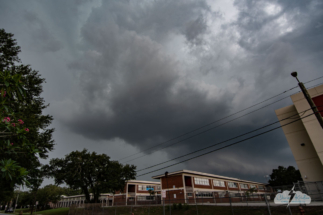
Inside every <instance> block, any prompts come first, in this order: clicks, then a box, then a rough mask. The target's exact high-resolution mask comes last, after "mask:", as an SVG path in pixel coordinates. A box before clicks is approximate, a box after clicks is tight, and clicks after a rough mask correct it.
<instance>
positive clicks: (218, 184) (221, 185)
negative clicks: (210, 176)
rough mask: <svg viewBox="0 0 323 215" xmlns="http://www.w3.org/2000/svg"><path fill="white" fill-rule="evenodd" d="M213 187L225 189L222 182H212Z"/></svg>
mask: <svg viewBox="0 0 323 215" xmlns="http://www.w3.org/2000/svg"><path fill="white" fill-rule="evenodd" d="M213 185H214V186H216V187H225V184H224V181H217V180H213Z"/></svg>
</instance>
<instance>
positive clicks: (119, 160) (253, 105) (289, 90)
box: [119, 86, 298, 162]
mask: <svg viewBox="0 0 323 215" xmlns="http://www.w3.org/2000/svg"><path fill="white" fill-rule="evenodd" d="M297 87H298V86H295V87H293V88H290V89H289V90H285V91H284V92H282V93H279V94H277V95H275V96H272V97H270V98H268V99H266V100H263V101H261V102H259V103H256V104H254V105H251V106H249V107H247V108H245V109H242V110H240V111H237V112H235V113H233V114H230V115H228V116H225V117H223V118H220V119H217V120H215V121H213V122H210V123H208V124H205V125H203V126H201V127H198V128H196V129H193V130H191V131H188V132H186V133H184V134H181V135H179V136H176V137H174V138H171V139H168V140H166V141H164V142H161V143H159V144H157V145H155V146H152V147H150V148H147V149H144V150H142V151H140V152H137V153H134V154H132V155H129V156H126V157H123V158H121V159H119V161H121V160H124V159H126V158H129V157H132V156H134V155H137V154H140V153H142V152H145V151H148V150H150V149H153V148H156V147H158V146H160V145H163V144H165V143H168V142H170V141H172V140H176V139H178V138H180V137H183V136H185V135H187V134H190V133H193V132H195V131H198V130H200V129H202V128H205V127H207V126H210V125H212V124H214V123H217V122H219V121H222V120H224V119H227V118H229V117H231V116H234V115H236V114H238V113H241V112H243V111H246V110H248V109H250V108H253V107H255V106H257V105H260V104H262V103H264V102H267V101H269V100H271V99H273V98H276V97H278V96H280V95H283V94H284V93H287V92H289V91H291V90H293V89H295V88H297ZM285 98H287V97H284V99H285ZM130 161H132V160H129V161H126V162H130Z"/></svg>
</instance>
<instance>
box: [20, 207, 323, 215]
mask: <svg viewBox="0 0 323 215" xmlns="http://www.w3.org/2000/svg"><path fill="white" fill-rule="evenodd" d="M304 209H305V214H306V215H322V214H323V207H304ZM25 210H26V209H24V214H30V212H27V211H25ZM197 210H198V214H199V215H232V209H231V207H226V206H216V207H215V206H206V205H199V206H198V208H197ZM19 211H20V210H19V209H18V210H16V213H15V214H19ZM68 212H69V208H57V209H51V210H44V211H38V212H36V213H33V214H39V215H40V214H43V215H68ZM233 212H234V214H235V215H267V214H268V210H267V208H266V207H233ZM131 213H134V214H135V215H163V207H162V206H154V207H132V208H131V207H104V208H101V207H99V208H94V209H87V210H83V209H82V210H81V209H77V210H73V211H71V214H70V215H78V214H82V215H95V214H99V215H114V214H118V215H130V214H131ZM292 213H293V214H294V215H298V214H300V213H299V211H298V208H297V207H292ZM171 214H172V215H196V214H197V211H196V207H195V206H192V205H191V206H190V207H189V208H188V209H177V210H174V209H173V208H172V210H171ZM271 214H272V215H289V214H290V213H289V211H288V209H286V207H272V208H271ZM165 215H169V208H168V207H165Z"/></svg>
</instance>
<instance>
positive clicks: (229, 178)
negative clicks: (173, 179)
mask: <svg viewBox="0 0 323 215" xmlns="http://www.w3.org/2000/svg"><path fill="white" fill-rule="evenodd" d="M182 173H188V174H193V175H200V176H207V177H212V178H218V179H226V180H232V181H240V182H246V183H254V184H261V185H266V183H261V182H255V181H248V180H243V179H239V178H232V177H227V176H221V175H215V174H210V173H204V172H197V171H192V170H186V169H183V170H179V171H175V172H170V173H168V175H176V174H182ZM164 176H165V174H162V175H156V176H152V178H153V179H160V178H162V177H164Z"/></svg>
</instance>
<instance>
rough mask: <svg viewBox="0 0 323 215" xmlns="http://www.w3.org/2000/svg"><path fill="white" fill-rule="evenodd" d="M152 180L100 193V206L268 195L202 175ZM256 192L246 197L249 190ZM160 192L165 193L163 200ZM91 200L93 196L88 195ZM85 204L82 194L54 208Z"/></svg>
mask: <svg viewBox="0 0 323 215" xmlns="http://www.w3.org/2000/svg"><path fill="white" fill-rule="evenodd" d="M152 178H153V179H155V180H156V181H141V180H129V181H127V183H126V185H125V188H124V190H123V191H119V192H116V193H115V194H111V193H102V194H101V196H100V198H99V200H100V203H101V204H102V206H118V205H146V204H164V203H165V204H169V203H170V204H172V203H183V204H184V203H188V204H189V203H202V202H209V203H216V202H229V201H232V202H239V201H245V198H247V197H248V199H249V200H250V201H252V200H260V199H263V198H264V194H266V193H271V192H272V190H271V189H270V188H266V186H265V185H266V184H264V183H259V182H253V181H247V180H242V179H238V178H231V177H225V176H220V175H214V174H209V173H203V172H196V171H190V170H181V171H176V172H171V173H168V176H167V177H166V176H165V174H162V175H157V176H154V177H152ZM251 188H254V190H257V192H255V193H253V194H252V195H249V196H247V195H248V194H247V193H246V192H247V191H248V190H249V189H251ZM162 192H164V193H165V196H164V198H163V196H162ZM91 198H93V196H92V195H91ZM84 203H85V196H84V195H75V196H62V199H61V200H60V201H59V202H58V203H57V204H54V207H69V206H71V205H72V204H74V205H79V206H80V207H82V206H83V205H84Z"/></svg>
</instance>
